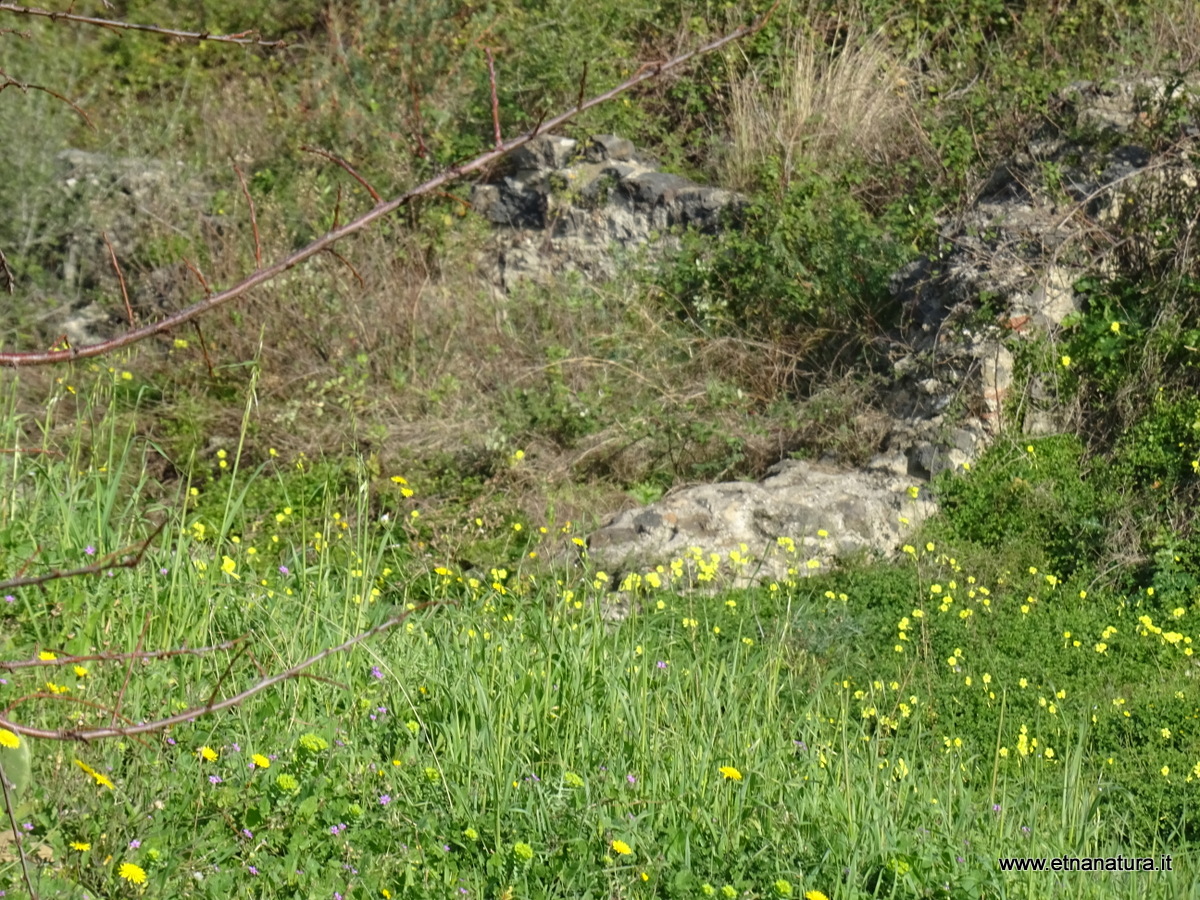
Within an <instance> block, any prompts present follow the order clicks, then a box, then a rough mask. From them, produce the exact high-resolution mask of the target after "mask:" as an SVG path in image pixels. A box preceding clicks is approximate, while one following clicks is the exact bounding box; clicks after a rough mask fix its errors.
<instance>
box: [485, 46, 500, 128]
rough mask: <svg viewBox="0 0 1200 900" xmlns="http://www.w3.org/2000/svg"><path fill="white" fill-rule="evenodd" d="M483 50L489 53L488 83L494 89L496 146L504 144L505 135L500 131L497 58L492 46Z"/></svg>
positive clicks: (493, 117) (493, 115)
mask: <svg viewBox="0 0 1200 900" xmlns="http://www.w3.org/2000/svg"><path fill="white" fill-rule="evenodd" d="M483 52H484V53H486V54H487V61H488V85H489V86H490V87H491V89H492V133H493V136H494V137H495V139H496V146H497V147H502V146H504V137H503V135H501V133H500V100H499V99H498V98H497V96H496V58H495V57H494V56H493V55H492V48H491V47H484V48H483Z"/></svg>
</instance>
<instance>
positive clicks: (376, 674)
mask: <svg viewBox="0 0 1200 900" xmlns="http://www.w3.org/2000/svg"><path fill="white" fill-rule="evenodd" d="M371 677H372V678H383V672H382V671H380V669H379V666H371Z"/></svg>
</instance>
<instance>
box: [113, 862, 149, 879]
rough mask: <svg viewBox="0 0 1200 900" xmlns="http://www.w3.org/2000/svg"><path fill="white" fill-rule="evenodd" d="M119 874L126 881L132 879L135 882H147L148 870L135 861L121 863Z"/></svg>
mask: <svg viewBox="0 0 1200 900" xmlns="http://www.w3.org/2000/svg"><path fill="white" fill-rule="evenodd" d="M117 874H118V875H120V876H121V877H122V878H124V879H125V880H126V881H132V882H133V883H134V884H145V882H146V870H145V869H143V868H142V867H141V866H137V865H134V864H133V863H121V868H120V869H118V870H117Z"/></svg>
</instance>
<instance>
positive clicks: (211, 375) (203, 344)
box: [192, 322, 217, 381]
mask: <svg viewBox="0 0 1200 900" xmlns="http://www.w3.org/2000/svg"><path fill="white" fill-rule="evenodd" d="M192 327H193V328H195V329H196V340H198V341H199V342H200V352H201V353H203V354H204V365H206V366H208V380H209V381H216V380H217V373H216V372H214V371H213V364H212V358H211V357H210V356H209V355H208V342H207V341H205V340H204V332H203V331H201V330H200V323H199V322H192Z"/></svg>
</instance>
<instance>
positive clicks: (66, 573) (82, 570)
mask: <svg viewBox="0 0 1200 900" xmlns="http://www.w3.org/2000/svg"><path fill="white" fill-rule="evenodd" d="M166 524H167V521H166V519H164V520H163V521H162V522H160V523H159V524H158V527H157V528H155V529H154V531H153V532H151V534H150V537H148V538H146V540H144V541H142V542H141V544H138V545H136V550H134V552H133V555H132V556H130V557H128V558H126V559H122V560H120V561H118V562H112V558H114V557H116V556H119V555H120V554H122V553H125V552H126V551H125V550H118V551H116V552H115V553H110V554H109V555H108V556H107V557H105V558H104V559H103V560H101V561H100V562H98V563H95V564H94V565H90V566H81V567H79V568H78V569H54V570H53V571H50V572H47V573H46V574H45V575H30V576H28V577H21V578H10V579H8V580H7V581H0V591H3V590H8V589H9V588H19V587H30V586H31V585H41V584H46V582H49V581H57V580H58V579H60V578H78V577H79V576H81V575H101V574H103V573H104V572H106V571H109V570H111V569H132V568H135V567H136V566H137V565H138V564H139V563H140V562H141V561H142V557H143V556H145V555H146V551H147V550H148V549H149V548H150V545H151V544H152V543H154V540H155V538H157V537H158V535H159V534H160V533H161V532H162V530H163V528H164V527H165V526H166Z"/></svg>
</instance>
